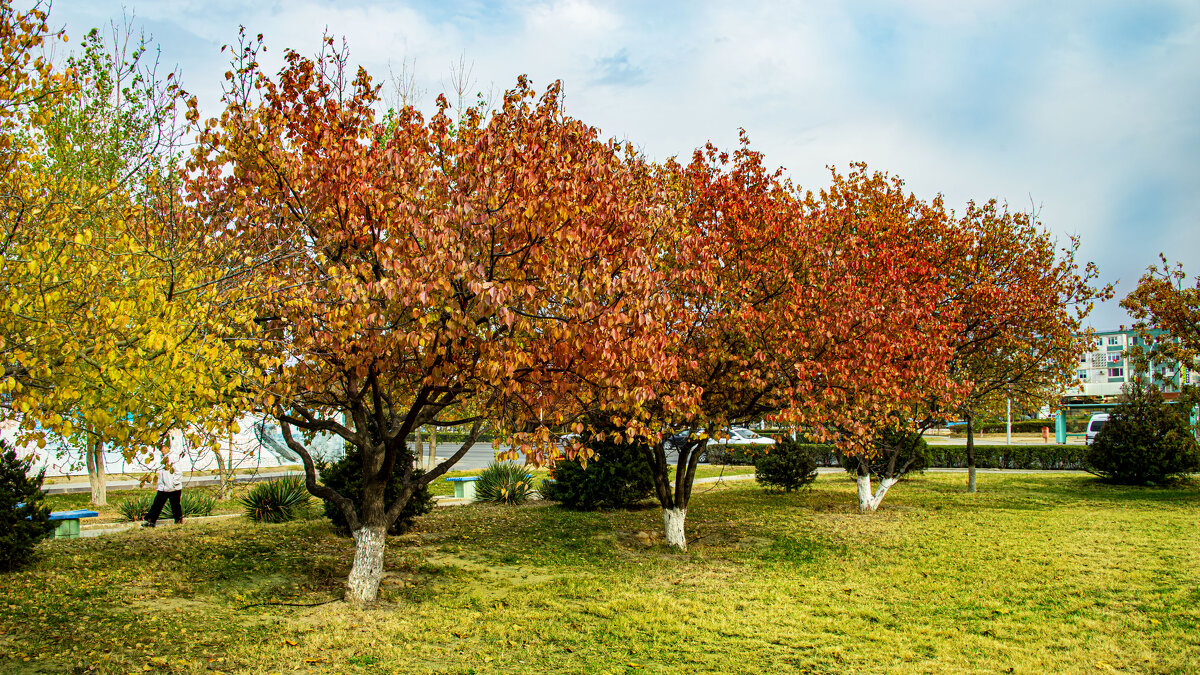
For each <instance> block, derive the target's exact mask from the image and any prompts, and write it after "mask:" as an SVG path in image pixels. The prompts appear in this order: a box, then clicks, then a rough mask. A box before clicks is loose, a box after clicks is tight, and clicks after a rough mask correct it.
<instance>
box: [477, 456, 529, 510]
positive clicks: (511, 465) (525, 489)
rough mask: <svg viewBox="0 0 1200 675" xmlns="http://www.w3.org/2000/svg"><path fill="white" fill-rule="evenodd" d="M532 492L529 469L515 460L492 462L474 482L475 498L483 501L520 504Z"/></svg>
mask: <svg viewBox="0 0 1200 675" xmlns="http://www.w3.org/2000/svg"><path fill="white" fill-rule="evenodd" d="M532 492H533V481H531V480H530V476H529V470H528V469H527V468H526V467H524V466H521V465H520V464H517V463H516V462H492V463H491V464H489V465H488V466H487V468H486V469H484V470H483V472H482V473H480V474H479V480H478V481H477V482H476V483H475V499H477V500H479V501H484V502H497V503H500V504H521V503H524V501H525V500H526V499H528V498H529V495H530V493H532Z"/></svg>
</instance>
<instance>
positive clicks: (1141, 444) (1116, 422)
mask: <svg viewBox="0 0 1200 675" xmlns="http://www.w3.org/2000/svg"><path fill="white" fill-rule="evenodd" d="M1087 468H1088V471H1091V472H1092V473H1095V474H1097V475H1099V476H1101V477H1103V478H1104V479H1105V480H1107V481H1110V482H1113V483H1118V484H1121V485H1145V484H1146V483H1163V482H1165V481H1167V480H1169V479H1170V478H1173V477H1175V476H1179V475H1181V474H1187V473H1192V472H1194V471H1198V470H1200V446H1198V445H1197V443H1196V437H1195V436H1193V435H1192V429H1191V427H1190V425H1189V424H1188V421H1187V419H1186V418H1185V417H1184V416H1183V415H1181V414H1179V412H1178V411H1176V410H1175V409H1174V406H1172V405H1171V404H1170V403H1167V402H1166V400H1164V399H1163V396H1162V392H1160V391H1159V389H1158V387H1154V386H1149V387H1147V386H1144V385H1142V384H1141V383H1139V382H1137V381H1134V382H1131V383H1130V384H1129V387H1128V389H1126V392H1125V395H1124V396H1123V397H1122V399H1121V403H1120V404H1119V405H1118V406H1117V407H1116V408H1114V409H1113V411H1112V413H1110V416H1109V418H1108V422H1106V423H1105V425H1104V428H1102V429H1101V430H1100V433H1098V434H1096V440H1094V441H1093V442H1092V445H1091V447H1090V448H1089V451H1088V453H1087Z"/></svg>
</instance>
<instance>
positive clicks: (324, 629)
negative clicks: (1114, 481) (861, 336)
mask: <svg viewBox="0 0 1200 675" xmlns="http://www.w3.org/2000/svg"><path fill="white" fill-rule="evenodd" d="M964 482H965V479H964V477H963V476H961V475H955V474H930V475H926V476H923V477H920V478H916V479H913V480H910V481H906V482H904V483H901V484H900V485H898V486H896V487H895V488H893V491H892V492H891V493H889V495H888V498H887V500H886V501H885V502H884V506H883V507H882V509H881V511H880V512H879V513H876V514H873V515H870V516H862V515H859V514H857V513H855V512H854V511H853V499H854V498H853V490H854V484H853V483H852V482H851V481H849V480H847V479H846V478H845V477H844V476H841V475H832V474H831V475H823V476H821V477H820V479H819V480H818V481H817V482H816V484H815V486H814V488H813V489H812V490H810V491H807V492H802V493H799V494H790V495H778V494H768V493H765V492H764V491H762V490H761V489H759V488H758V487H757V486H755V485H754V483H753V482H750V481H739V482H733V483H728V484H721V485H719V486H716V487H711V488H709V489H706V490H705V491H703V492H701V490H700V489H699V488H698V489H697V493H696V498H695V500H694V502H693V505H692V507H691V508H690V509H689V523H688V524H689V527H688V535H689V538H690V541H691V542H692V544H691V547H690V550H689V551H688V552H687V553H685V554H680V553H675V552H672V551H671V550H669V549H668V548H666V547H665V546H664V545H663V544H662V541H661V538H660V537H659V536H658V532H659V531H660V529H661V524H662V521H661V515H660V512H659V511H658V510H657V509H655V508H647V509H643V510H637V511H611V512H599V513H575V512H569V511H565V510H562V509H559V508H557V507H556V506H554V505H551V504H544V503H542V504H531V505H529V506H525V507H520V508H506V507H498V506H492V505H484V504H476V505H473V506H469V507H460V508H453V509H439V510H438V511H436V512H435V513H433V514H431V515H430V516H428V517H425V518H423V519H422V520H421V522H420V523H419V525H418V526H417V528H416V529H415V530H414V531H413V532H411V533H409V534H407V535H405V536H403V537H394V538H392V539H391V540H390V541H389V550H388V554H387V555H388V559H387V568H388V575H387V577H386V578H385V580H384V584H383V586H382V601H381V602H380V603H378V605H377V606H374V607H372V608H369V609H366V610H354V609H351V608H349V607H347V606H345V605H343V604H342V603H341V602H340V601H337V598H340V596H341V584H342V581H343V579H344V575H345V574H346V572H347V571H348V568H349V564H350V561H351V558H352V547H351V545H350V542H349V540H346V539H341V538H338V537H337V536H336V535H334V534H333V532H332V531H331V530H330V529H329V528H328V527H327V526H326V525H325V524H324V523H322V522H321V521H308V522H300V523H290V524H284V525H273V526H255V525H253V524H250V523H248V522H245V521H241V520H231V521H223V522H213V523H206V524H203V525H199V524H197V525H195V526H187V527H184V528H170V529H168V530H165V531H161V532H158V531H156V532H132V533H129V534H121V535H115V536H113V537H109V538H104V539H99V540H78V541H67V542H48V543H46V544H45V545H43V547H42V549H41V550H42V554H43V555H42V559H41V560H40V561H39V562H38V563H36V564H35V565H34V566H32V567H31V568H29V569H28V570H26V571H22V572H18V573H15V574H9V575H5V576H4V577H3V579H2V581H3V584H2V585H0V654H2V656H0V670H3V671H5V672H22V671H28V672H59V671H66V672H70V671H72V670H75V669H82V668H87V667H95V668H96V669H97V670H98V671H100V672H128V671H131V670H143V669H145V668H146V667H147V666H149V668H150V669H151V670H155V671H160V672H213V671H220V672H328V673H343V672H349V673H425V672H438V673H463V674H466V673H508V672H513V673H515V672H521V673H529V672H571V673H626V672H634V673H640V672H648V673H649V672H659V673H677V672H681V671H695V672H755V673H758V672H848V671H850V672H901V673H903V672H977V671H991V672H997V671H999V672H1027V673H1033V672H1084V671H1087V672H1095V671H1096V670H1100V671H1101V672H1103V671H1106V670H1113V669H1116V670H1120V671H1125V672H1187V671H1189V670H1192V669H1193V668H1194V667H1195V664H1196V663H1200V640H1198V639H1197V637H1196V636H1197V635H1200V590H1198V588H1197V585H1196V578H1197V574H1198V573H1200V519H1197V517H1196V514H1197V512H1198V507H1200V490H1198V489H1197V488H1196V487H1195V486H1184V487H1180V488H1175V489H1153V490H1148V489H1133V488H1117V487H1110V486H1105V485H1103V484H1100V483H1097V482H1096V481H1095V480H1094V479H1092V478H1091V477H1087V476H1081V475H1075V474H1030V475H997V474H985V475H982V476H981V477H980V485H981V490H982V492H981V493H979V494H976V495H968V494H966V493H965V492H964V491H963V483H964ZM705 487H706V488H708V487H709V486H705ZM330 600H332V601H333V602H329V603H328V604H321V605H317V606H300V605H315V604H316V603H322V602H327V601H330ZM278 603H291V604H290V605H282V604H278ZM81 635H86V636H88V637H87V638H85V639H83V638H81V637H80V636H81ZM25 659H28V660H25ZM35 669H36V670H35Z"/></svg>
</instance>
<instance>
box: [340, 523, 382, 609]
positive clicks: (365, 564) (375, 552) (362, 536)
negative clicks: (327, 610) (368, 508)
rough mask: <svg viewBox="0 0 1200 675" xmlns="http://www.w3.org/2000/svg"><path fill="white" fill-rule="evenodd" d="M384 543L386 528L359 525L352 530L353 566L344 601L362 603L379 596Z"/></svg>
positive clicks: (372, 600)
mask: <svg viewBox="0 0 1200 675" xmlns="http://www.w3.org/2000/svg"><path fill="white" fill-rule="evenodd" d="M386 545H387V528H384V527H360V528H358V529H357V530H355V531H354V566H353V567H351V568H350V578H349V579H348V580H347V581H346V602H349V603H353V604H358V605H362V604H366V603H368V602H375V598H377V597H379V580H380V579H382V578H383V549H384V546H386Z"/></svg>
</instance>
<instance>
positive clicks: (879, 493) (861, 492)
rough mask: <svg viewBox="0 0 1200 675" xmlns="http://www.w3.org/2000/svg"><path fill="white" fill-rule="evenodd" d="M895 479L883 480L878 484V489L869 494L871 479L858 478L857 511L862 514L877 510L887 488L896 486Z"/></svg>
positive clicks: (866, 477) (865, 477) (868, 477)
mask: <svg viewBox="0 0 1200 675" xmlns="http://www.w3.org/2000/svg"><path fill="white" fill-rule="evenodd" d="M896 481H897V479H895V478H884V479H883V480H882V481H880V483H879V489H878V490H876V491H875V494H874V495H872V494H871V477H870V476H859V477H858V510H859V511H861V512H862V513H874V512H875V509H877V508H879V504H880V502H882V501H883V496H884V495H886V494H887V491H888V489H889V488H891V487H892V486H893V485H895V484H896Z"/></svg>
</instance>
